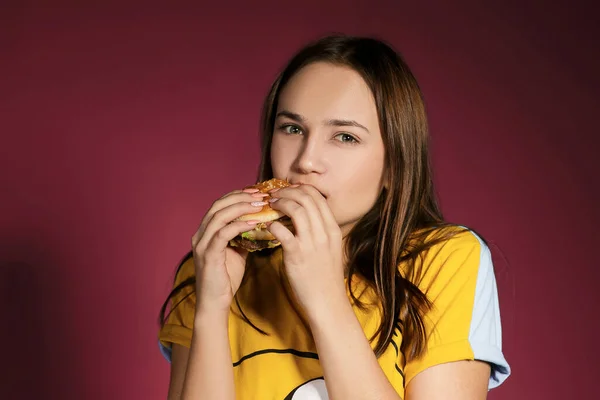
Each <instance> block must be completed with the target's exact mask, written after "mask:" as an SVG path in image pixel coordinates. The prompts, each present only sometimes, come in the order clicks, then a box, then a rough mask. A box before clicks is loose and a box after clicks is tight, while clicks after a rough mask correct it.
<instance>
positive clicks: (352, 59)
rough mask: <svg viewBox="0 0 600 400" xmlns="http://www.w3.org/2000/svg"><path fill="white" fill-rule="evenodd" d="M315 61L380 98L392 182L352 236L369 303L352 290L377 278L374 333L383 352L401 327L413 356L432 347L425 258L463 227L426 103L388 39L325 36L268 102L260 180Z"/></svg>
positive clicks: (350, 249) (268, 173)
mask: <svg viewBox="0 0 600 400" xmlns="http://www.w3.org/2000/svg"><path fill="white" fill-rule="evenodd" d="M315 62H327V63H331V64H333V65H339V66H345V67H349V68H352V69H353V70H355V71H356V72H358V73H359V74H360V75H361V76H362V78H363V79H364V80H365V82H366V83H367V85H368V86H369V88H370V89H371V92H372V94H373V96H374V98H375V104H376V107H377V113H378V118H379V125H380V126H379V127H380V131H381V134H382V137H383V142H384V146H385V168H386V170H385V173H386V185H385V188H383V189H382V191H381V193H380V195H379V198H378V200H377V201H376V203H375V205H374V206H373V207H372V208H371V210H370V211H369V212H368V213H367V214H366V215H364V216H363V217H362V219H360V220H359V221H358V222H357V223H356V225H355V226H354V227H353V229H352V230H351V231H350V232H349V234H348V236H347V237H346V241H345V251H346V255H347V260H348V286H349V289H350V293H351V296H352V301H353V302H355V304H357V305H358V306H360V307H364V304H362V303H361V301H359V299H358V298H357V297H355V295H354V293H353V291H352V290H351V285H352V282H353V277H355V276H358V277H360V278H361V279H362V280H363V281H364V282H366V283H367V284H368V285H370V286H371V287H372V288H373V289H374V291H375V293H376V294H377V297H378V299H379V301H380V305H381V310H382V318H381V322H380V325H379V328H378V329H377V331H376V333H375V335H374V337H372V338H371V339H372V340H374V339H375V338H377V343H376V346H375V348H374V352H375V354H376V355H377V356H378V357H379V356H380V355H381V354H383V352H384V351H385V350H386V348H387V347H388V346H389V344H390V342H391V341H392V337H393V335H394V334H395V331H396V329H399V330H400V332H401V333H402V336H403V340H402V344H401V351H402V353H403V354H404V356H405V357H406V359H407V360H408V359H411V358H414V357H418V356H420V355H421V354H422V353H423V351H424V350H425V347H426V340H427V338H426V333H425V327H424V323H423V315H424V314H425V313H426V312H427V311H428V310H429V309H430V308H431V303H430V301H429V300H428V298H427V296H426V295H425V294H424V293H423V292H422V291H421V290H420V289H419V288H418V287H417V286H416V285H415V283H414V282H416V281H417V279H418V276H419V275H420V274H421V273H422V271H419V270H418V269H419V268H418V265H421V264H420V263H418V262H417V261H418V259H419V258H420V257H423V255H424V254H425V253H426V252H427V250H428V249H429V248H430V247H431V246H433V245H434V244H437V243H440V242H441V241H444V240H447V239H449V238H450V237H451V236H453V235H455V234H456V233H457V232H458V230H456V229H444V228H452V227H453V225H451V224H449V223H446V222H445V221H444V219H443V216H442V213H441V211H440V208H439V206H438V203H437V200H436V196H435V192H434V188H433V180H432V172H431V167H430V158H429V144H428V141H429V133H428V123H427V116H426V112H425V104H424V100H423V96H422V93H421V90H420V88H419V85H418V83H417V80H416V79H415V77H414V75H413V73H412V72H411V70H410V69H409V67H408V66H407V64H406V63H405V61H404V60H403V58H402V56H401V55H400V54H398V53H397V52H396V51H394V50H393V49H392V47H391V46H390V45H388V44H386V43H385V42H383V41H381V40H378V39H375V38H367V37H354V36H347V35H330V36H327V37H324V38H321V39H319V40H316V41H314V42H312V43H310V44H308V45H307V46H305V47H304V48H302V49H301V50H300V51H299V52H298V53H296V55H294V56H293V57H292V59H291V60H290V61H289V63H288V64H287V66H286V67H285V68H284V70H283V71H282V72H281V73H280V74H279V76H278V77H277V78H276V79H275V81H274V83H273V84H272V86H271V89H270V91H269V93H268V95H267V97H266V99H265V101H264V104H263V110H262V118H261V132H262V140H261V145H262V159H261V163H260V168H259V173H258V176H257V180H258V181H263V180H266V179H270V178H272V177H273V170H272V166H271V163H270V149H271V141H272V136H273V128H274V123H275V115H276V112H277V104H278V100H279V95H280V93H281V90H282V89H283V87H285V85H286V83H287V82H288V81H289V80H290V79H291V78H292V77H293V76H294V74H296V73H297V72H298V71H299V70H300V69H301V68H303V67H305V66H307V65H308V64H311V63H315ZM189 256H190V254H188V256H187V257H186V258H189ZM182 264H183V262H182V263H181V264H180V267H181V265H182ZM400 265H402V266H403V268H402V270H401V269H400V268H399V266H400ZM189 284H193V278H190V279H188V280H187V281H186V282H182V283H181V284H180V285H178V287H176V288H174V289H173V291H172V292H171V294H170V295H169V297H168V298H167V301H165V303H164V304H163V307H162V309H161V316H160V322H161V324H163V323H164V321H165V318H164V312H165V309H166V306H167V304H168V302H169V300H170V298H171V297H172V296H173V295H174V294H176V293H177V292H178V291H179V290H181V289H182V288H183V287H185V286H187V285H189ZM238 305H239V304H238ZM248 322H250V321H248Z"/></svg>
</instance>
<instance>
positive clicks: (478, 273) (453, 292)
mask: <svg viewBox="0 0 600 400" xmlns="http://www.w3.org/2000/svg"><path fill="white" fill-rule="evenodd" d="M422 267H423V268H422V273H421V277H420V279H419V281H418V282H416V284H417V286H419V288H420V289H421V290H422V291H423V292H424V293H425V294H426V295H427V297H428V298H429V300H430V301H431V302H432V303H433V308H432V309H431V310H430V311H429V312H428V313H427V314H426V315H425V318H424V323H425V327H426V333H427V336H428V344H427V350H426V352H425V354H424V356H422V357H421V358H418V359H415V360H409V361H408V362H407V363H406V365H405V380H406V385H408V383H409V382H410V380H411V379H412V378H414V377H415V376H416V375H417V374H418V373H420V372H422V371H423V370H425V369H426V368H428V367H431V366H434V365H437V364H443V363H447V362H453V361H460V360H479V361H484V362H487V363H489V364H490V366H491V368H492V373H491V376H490V381H489V384H488V390H489V389H493V388H495V387H497V386H499V385H500V384H502V383H503V382H504V380H506V378H507V377H508V376H509V375H510V366H509V364H508V363H507V361H506V359H505V357H504V355H503V353H502V327H501V320H500V308H499V302H498V291H497V286H496V278H495V274H494V269H493V265H492V258H491V253H490V251H489V248H488V247H487V246H486V245H485V243H484V242H483V241H482V240H481V239H480V238H479V237H478V236H476V235H475V234H474V233H472V232H471V231H465V232H461V233H459V234H457V235H456V236H454V237H453V238H451V239H449V240H447V241H446V242H444V243H442V244H439V245H435V246H434V247H433V248H432V249H430V250H429V251H428V252H427V254H426V255H425V257H424V259H423V261H422Z"/></svg>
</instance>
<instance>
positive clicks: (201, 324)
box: [194, 308, 229, 330]
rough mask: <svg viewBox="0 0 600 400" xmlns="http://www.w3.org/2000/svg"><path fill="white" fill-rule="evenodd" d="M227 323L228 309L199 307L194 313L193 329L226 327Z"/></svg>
mask: <svg viewBox="0 0 600 400" xmlns="http://www.w3.org/2000/svg"><path fill="white" fill-rule="evenodd" d="M228 325H229V310H226V311H224V310H218V309H217V310H205V309H202V308H199V309H198V310H197V311H196V314H195V315H194V329H195V330H196V329H199V330H204V329H215V328H217V329H218V328H219V327H224V328H227V327H228Z"/></svg>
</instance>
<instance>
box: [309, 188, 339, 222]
mask: <svg viewBox="0 0 600 400" xmlns="http://www.w3.org/2000/svg"><path fill="white" fill-rule="evenodd" d="M300 189H302V190H303V191H305V192H306V193H307V194H308V195H310V196H311V197H312V199H313V201H314V202H315V205H316V206H317V208H318V209H319V212H320V213H321V217H322V219H323V223H324V224H325V230H326V231H327V232H330V233H331V232H337V231H338V230H339V228H340V227H339V225H338V223H337V221H336V220H335V216H334V215H333V212H331V208H330V207H329V204H328V203H327V199H326V198H325V197H324V196H323V195H322V194H321V192H319V190H317V188H315V187H314V186H312V185H308V184H305V185H302V186H300Z"/></svg>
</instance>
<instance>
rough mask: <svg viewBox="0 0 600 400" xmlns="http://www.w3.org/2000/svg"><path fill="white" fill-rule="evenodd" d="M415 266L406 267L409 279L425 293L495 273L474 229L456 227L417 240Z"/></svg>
mask: <svg viewBox="0 0 600 400" xmlns="http://www.w3.org/2000/svg"><path fill="white" fill-rule="evenodd" d="M417 238H418V239H416V240H418V242H419V244H418V245H416V246H415V247H414V248H415V249H416V253H417V254H415V257H414V264H413V265H409V264H406V265H403V266H402V267H403V273H404V274H405V276H406V278H407V279H409V280H410V281H412V282H413V283H415V284H416V285H418V286H419V287H420V288H421V289H422V290H426V291H428V290H431V289H432V287H433V286H437V285H443V286H447V285H460V284H464V283H465V280H476V279H477V276H478V275H479V274H480V272H481V271H485V272H489V270H491V269H492V260H491V253H490V249H489V247H488V245H487V243H486V242H485V241H484V240H483V239H482V238H481V236H479V235H478V234H476V233H475V232H474V231H473V230H472V229H469V228H467V227H464V226H458V225H452V226H447V227H443V228H438V229H435V230H431V231H429V232H425V233H423V234H421V235H420V236H417Z"/></svg>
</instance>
